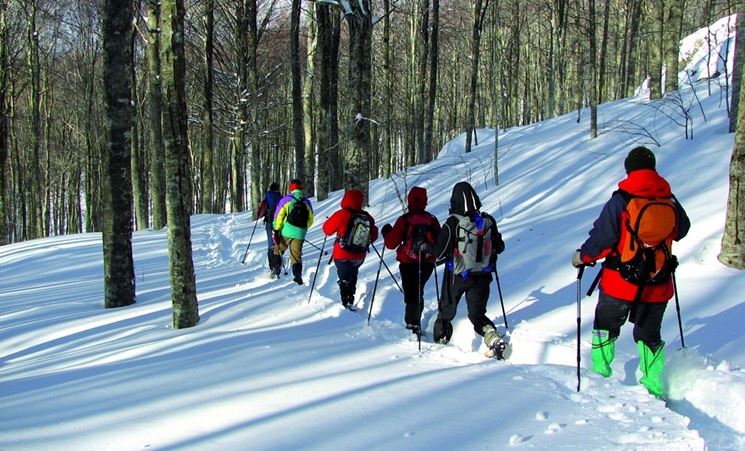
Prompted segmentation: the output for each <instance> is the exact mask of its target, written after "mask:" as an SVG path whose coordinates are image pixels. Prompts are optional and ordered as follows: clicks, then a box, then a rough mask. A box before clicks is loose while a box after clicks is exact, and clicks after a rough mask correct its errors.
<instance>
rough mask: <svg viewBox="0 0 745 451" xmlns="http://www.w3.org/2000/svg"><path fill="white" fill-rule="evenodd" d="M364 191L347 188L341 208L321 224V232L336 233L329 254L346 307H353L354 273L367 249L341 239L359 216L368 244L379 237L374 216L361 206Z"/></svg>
mask: <svg viewBox="0 0 745 451" xmlns="http://www.w3.org/2000/svg"><path fill="white" fill-rule="evenodd" d="M363 202H364V194H363V193H362V191H358V190H354V189H350V190H347V191H346V192H345V193H344V196H343V197H342V200H341V208H340V209H339V210H337V211H335V212H334V213H333V214H332V215H331V216H330V217H329V218H328V219H327V220H326V221H325V222H324V223H323V233H324V234H326V235H327V236H331V235H336V239H335V240H334V247H333V251H332V254H331V258H333V260H334V263H335V265H336V273H337V276H338V278H339V281H338V285H339V293H340V297H341V302H342V305H343V306H344V307H345V308H348V309H354V294H355V292H356V290H357V275H358V272H359V267H360V265H362V262H363V261H364V260H365V256H366V255H367V252H366V251H365V250H362V249H360V248H357V247H350V246H345V245H344V243H343V242H342V241H343V238H344V237H345V236H348V235H349V233H348V232H350V230H348V229H349V228H350V227H353V226H354V221H353V219H354V218H355V217H359V216H362V217H364V218H365V219H366V220H367V221H366V223H367V224H366V227H367V228H369V230H368V231H367V233H368V237H367V238H368V240H369V243H372V242H373V241H375V240H377V239H378V228H377V226H376V225H375V220H374V218H373V217H372V216H371V215H370V214H369V213H368V212H366V211H365V210H363V209H362V206H363Z"/></svg>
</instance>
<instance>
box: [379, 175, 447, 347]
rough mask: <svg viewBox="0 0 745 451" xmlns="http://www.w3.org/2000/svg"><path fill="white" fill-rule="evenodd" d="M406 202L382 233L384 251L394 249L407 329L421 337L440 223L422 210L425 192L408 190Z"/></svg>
mask: <svg viewBox="0 0 745 451" xmlns="http://www.w3.org/2000/svg"><path fill="white" fill-rule="evenodd" d="M407 200H408V209H409V211H408V212H407V213H405V214H404V215H402V216H400V217H399V218H398V219H397V220H396V222H395V223H394V225H393V226H391V225H390V224H386V225H384V226H383V228H382V229H381V232H382V233H383V239H384V241H385V247H387V248H388V249H396V260H398V262H399V266H398V267H399V270H400V272H401V284H402V285H403V291H404V304H405V305H406V310H405V314H404V321H405V322H406V328H407V329H409V330H411V331H412V332H413V333H414V334H416V335H420V334H421V318H422V312H423V310H424V285H425V284H426V283H427V281H428V280H429V278H430V276H432V271H433V270H434V268H435V256H434V254H433V253H432V252H433V250H434V249H433V246H434V243H435V240H436V239H437V235H438V234H439V233H440V222H439V221H438V220H437V218H436V217H434V216H433V215H432V214H430V213H428V212H427V211H426V210H425V209H424V208H425V207H426V206H427V190H426V189H424V188H421V187H418V186H415V187H413V188H411V190H410V191H409V194H408V196H407Z"/></svg>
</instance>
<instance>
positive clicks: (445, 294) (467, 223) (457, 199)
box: [434, 182, 504, 349]
mask: <svg viewBox="0 0 745 451" xmlns="http://www.w3.org/2000/svg"><path fill="white" fill-rule="evenodd" d="M480 208H481V201H480V200H479V196H478V195H477V194H476V191H474V189H473V187H471V185H470V184H468V183H466V182H459V183H456V185H455V186H454V187H453V193H452V195H451V196H450V217H448V219H447V220H446V221H445V223H444V224H443V227H442V229H441V230H440V233H439V234H438V237H437V243H436V244H435V249H434V255H436V256H437V262H436V264H438V265H440V264H442V263H446V265H445V271H444V274H443V277H442V292H441V294H440V299H439V300H438V301H439V308H438V310H439V312H438V314H437V320H436V321H435V328H434V341H435V342H436V343H441V344H445V343H447V342H448V341H450V338H451V336H452V334H453V326H452V323H451V321H452V320H453V318H455V314H456V310H457V307H458V302H459V301H460V298H461V297H462V296H463V294H465V295H466V305H467V306H468V319H469V320H470V321H471V324H473V329H474V331H476V333H477V334H479V335H481V336H482V337H484V344H485V345H486V346H487V347H488V348H489V349H493V348H494V346H496V345H497V343H498V342H499V341H500V338H501V337H500V336H499V335H498V334H497V331H496V328H495V327H494V323H493V322H492V321H491V320H490V319H489V318H488V317H487V316H486V304H487V302H488V300H489V284H490V283H491V281H492V276H491V273H492V272H493V271H494V269H495V267H496V262H497V255H498V254H500V253H501V252H502V251H504V241H503V240H502V235H501V234H500V233H499V231H498V230H497V222H496V221H495V220H494V218H493V217H492V216H491V215H489V214H487V213H481V212H480ZM468 230H470V232H469V231H468Z"/></svg>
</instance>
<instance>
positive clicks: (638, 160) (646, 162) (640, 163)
mask: <svg viewBox="0 0 745 451" xmlns="http://www.w3.org/2000/svg"><path fill="white" fill-rule="evenodd" d="M656 163H657V162H656V160H655V158H654V154H653V153H652V151H651V150H649V149H647V148H646V147H644V146H639V147H634V148H633V149H631V152H629V154H628V156H627V157H626V160H625V161H624V162H623V166H624V167H625V168H626V173H627V174H628V173H631V172H632V171H636V170H639V169H654V168H655V165H656Z"/></svg>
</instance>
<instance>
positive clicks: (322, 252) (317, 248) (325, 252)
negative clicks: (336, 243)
mask: <svg viewBox="0 0 745 451" xmlns="http://www.w3.org/2000/svg"><path fill="white" fill-rule="evenodd" d="M305 243H308V244H310V245H311V246H312V247H314V248H316V250H318V251H319V252H321V254H322V255H328V253H329V251H324V250H323V249H321V248H320V247H318V246H316V245H315V244H313V243H312V242H310V241H305Z"/></svg>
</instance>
